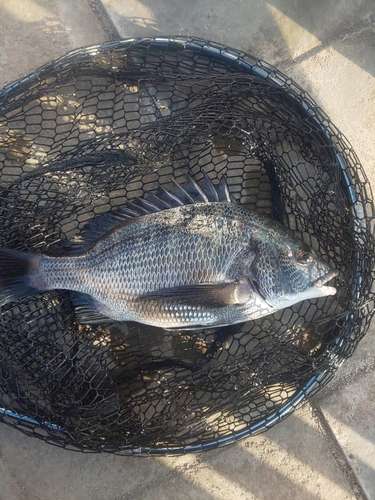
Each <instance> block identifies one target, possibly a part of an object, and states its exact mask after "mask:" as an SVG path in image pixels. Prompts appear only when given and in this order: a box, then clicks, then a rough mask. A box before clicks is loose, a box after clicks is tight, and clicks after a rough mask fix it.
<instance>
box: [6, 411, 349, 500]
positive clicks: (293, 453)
mask: <svg viewBox="0 0 375 500" xmlns="http://www.w3.org/2000/svg"><path fill="white" fill-rule="evenodd" d="M0 443H1V444H0V448H1V454H2V459H1V460H2V461H1V462H0V464H1V465H2V466H3V467H5V469H6V471H7V474H8V476H10V477H11V478H12V481H11V482H10V481H9V480H6V481H5V482H6V484H7V485H10V486H12V487H13V488H15V492H16V494H17V493H18V494H21V493H22V494H23V495H24V498H26V499H27V500H50V499H51V498H54V499H55V500H65V499H72V498H74V499H75V498H77V499H79V500H101V499H103V498H105V499H106V500H119V499H124V500H125V499H129V500H138V499H139V500H141V499H142V500H148V499H150V500H151V499H153V500H169V499H170V500H175V499H176V498H187V499H190V498H191V499H194V500H216V499H226V500H238V499H243V500H245V499H249V500H253V499H254V500H255V499H267V500H268V499H270V498H280V499H295V498H298V499H299V500H315V499H322V500H325V499H327V500H354V499H355V498H356V494H357V497H358V489H357V487H356V485H355V483H353V481H351V480H350V475H349V476H348V475H347V474H346V472H345V470H342V469H341V467H340V465H339V463H338V462H337V461H336V459H335V458H334V455H333V454H332V451H331V449H330V447H329V445H327V439H326V437H325V435H324V433H322V431H321V429H320V428H319V425H318V423H317V422H316V421H315V420H314V418H313V417H312V415H311V412H310V410H309V407H308V406H307V405H306V406H304V407H303V408H301V409H300V410H298V411H297V412H296V413H295V414H294V415H292V416H291V417H289V418H288V419H286V420H285V421H284V422H282V423H281V424H279V425H278V426H276V427H274V428H273V429H271V430H270V431H269V432H267V433H266V434H262V435H259V436H256V437H253V438H251V439H247V440H245V441H242V442H240V443H238V444H235V445H232V446H229V447H226V448H223V449H219V450H215V451H212V452H206V453H204V454H199V455H186V456H179V457H164V458H140V457H138V458H137V457H121V456H115V455H110V454H82V453H76V452H72V451H67V450H63V449H61V448H57V447H55V446H52V445H49V444H46V443H44V442H43V441H41V440H39V439H35V438H31V437H28V436H25V435H24V434H22V433H21V432H19V431H17V430H15V429H13V428H8V427H7V426H5V425H1V426H0ZM341 465H342V464H341ZM344 466H345V464H344ZM1 470H2V469H1V468H0V474H1ZM0 478H1V475H0ZM8 479H9V478H8ZM0 491H1V490H0ZM9 498H11V499H12V497H11V496H10V497H9ZM16 498H17V497H16ZM19 498H21V497H19ZM0 499H1V500H3V497H2V496H1V492H0ZM4 500H8V497H4Z"/></svg>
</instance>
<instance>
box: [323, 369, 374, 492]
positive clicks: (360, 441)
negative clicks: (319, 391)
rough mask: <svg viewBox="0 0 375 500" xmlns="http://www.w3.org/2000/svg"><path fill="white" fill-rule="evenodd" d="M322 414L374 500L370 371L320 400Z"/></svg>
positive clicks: (372, 401)
mask: <svg viewBox="0 0 375 500" xmlns="http://www.w3.org/2000/svg"><path fill="white" fill-rule="evenodd" d="M321 407H322V412H323V414H324V416H325V418H326V419H327V422H328V424H329V425H330V427H331V429H332V431H333V432H334V434H335V436H336V439H337V441H338V443H339V445H340V446H341V447H342V449H343V450H344V452H345V454H346V457H347V459H348V460H349V463H350V464H351V465H352V468H353V470H354V473H355V474H356V475H357V477H358V480H359V482H360V483H361V485H362V487H363V489H364V490H365V492H366V494H367V496H368V498H369V499H371V500H374V499H375V427H374V415H375V380H374V372H370V373H367V374H365V375H362V376H361V377H359V378H358V379H356V380H355V382H354V383H351V384H348V385H347V386H346V387H344V388H342V389H341V390H340V391H336V392H333V393H332V394H331V395H330V396H328V397H326V398H324V399H323V400H322V401H321Z"/></svg>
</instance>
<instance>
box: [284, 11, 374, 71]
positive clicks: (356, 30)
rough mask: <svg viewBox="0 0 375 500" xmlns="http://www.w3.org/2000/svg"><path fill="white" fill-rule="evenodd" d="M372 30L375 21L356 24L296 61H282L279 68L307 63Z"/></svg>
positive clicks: (298, 57) (305, 53)
mask: <svg viewBox="0 0 375 500" xmlns="http://www.w3.org/2000/svg"><path fill="white" fill-rule="evenodd" d="M371 28H373V29H375V20H371V21H368V22H361V23H357V24H354V25H353V26H351V27H350V28H349V29H347V30H346V31H345V32H340V33H337V34H335V35H333V36H332V37H331V38H328V39H327V40H325V41H324V42H321V43H320V44H319V45H317V46H316V47H313V48H312V49H310V50H308V51H307V52H304V53H303V54H301V55H300V56H297V57H295V58H294V59H284V61H281V62H280V63H278V66H279V67H280V66H284V67H287V66H292V65H295V64H299V63H301V62H303V61H306V60H307V59H309V58H310V57H313V56H315V55H317V54H319V52H322V51H323V50H325V49H327V48H328V47H331V46H333V45H334V44H336V43H338V42H342V41H344V40H346V39H347V38H348V37H350V36H353V35H359V34H360V33H362V32H363V31H366V30H368V29H371Z"/></svg>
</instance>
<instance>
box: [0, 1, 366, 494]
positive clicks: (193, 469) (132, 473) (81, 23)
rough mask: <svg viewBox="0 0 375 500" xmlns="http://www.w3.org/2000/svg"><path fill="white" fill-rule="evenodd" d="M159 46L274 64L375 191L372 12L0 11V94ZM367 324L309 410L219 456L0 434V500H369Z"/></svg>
mask: <svg viewBox="0 0 375 500" xmlns="http://www.w3.org/2000/svg"><path fill="white" fill-rule="evenodd" d="M158 34H163V35H168V34H169V35H176V34H191V35H197V36H201V37H203V38H207V39H209V40H214V41H218V42H221V43H225V44H228V45H229V46H232V47H236V48H238V49H242V50H245V51H247V52H249V53H252V54H254V55H256V56H258V57H261V58H263V59H264V60H266V61H268V62H269V63H271V64H274V65H276V66H277V67H278V68H279V69H280V70H281V71H283V72H284V73H286V74H288V75H289V76H291V77H292V78H293V79H294V80H296V81H297V82H298V83H299V84H300V85H301V86H302V87H303V88H304V89H306V90H307V91H308V92H309V93H310V94H311V95H312V96H313V97H314V99H315V100H316V101H317V102H318V104H320V106H321V107H322V108H323V109H324V110H325V111H326V113H327V114H328V115H329V116H330V118H331V119H332V121H333V122H334V123H335V125H337V126H338V128H339V129H341V131H342V132H343V133H344V134H345V135H346V137H347V138H348V139H349V141H350V142H351V143H352V145H353V147H354V149H355V151H356V152H357V154H358V156H359V158H360V160H361V162H362V164H363V166H364V168H365V170H366V172H367V175H368V177H369V179H370V181H371V183H372V188H373V192H375V167H374V165H375V142H374V140H373V138H374V137H375V105H374V103H375V58H374V53H375V4H374V1H373V0H357V1H356V2H348V1H346V0H317V1H314V2H311V1H308V0H269V1H267V2H266V1H262V0H231V1H229V0H206V1H205V2H202V1H198V0H189V1H183V0H153V1H152V0H149V1H146V0H143V1H141V0H126V1H125V0H102V2H99V0H97V1H96V0H64V1H60V0H0V86H1V85H4V84H6V83H10V82H11V81H12V80H14V79H16V78H18V77H19V76H21V75H24V74H27V73H28V72H31V71H32V70H34V69H36V68H37V67H38V66H40V65H41V64H43V63H45V62H47V61H49V60H51V59H54V58H56V57H58V56H61V55H63V54H65V53H66V52H67V51H68V50H70V49H74V48H77V47H79V46H83V45H90V44H95V43H100V42H103V41H105V40H108V39H111V38H112V39H113V38H116V37H118V36H119V37H121V38H126V37H134V36H148V35H151V36H152V35H158ZM374 326H375V324H374V323H373V325H372V326H371V328H370V330H369V332H368V334H367V336H366V337H365V338H364V340H363V341H362V342H361V343H360V344H359V346H358V348H357V350H356V352H355V354H354V355H353V357H352V358H350V359H349V360H348V361H347V362H346V363H345V364H344V365H343V367H342V368H341V369H340V370H339V372H338V373H337V375H336V377H335V378H334V379H333V381H332V382H331V383H330V385H329V386H328V387H327V388H326V389H324V391H323V392H321V393H320V394H319V395H318V396H317V397H316V398H315V399H314V400H313V401H312V402H311V405H306V406H304V407H303V408H301V409H300V410H298V411H297V412H295V414H293V415H292V416H291V417H289V418H288V419H286V420H285V421H284V422H283V423H281V424H279V425H277V426H276V427H274V428H273V429H271V430H270V431H268V432H267V433H266V434H263V435H260V436H257V437H254V438H249V439H247V440H244V441H242V442H240V443H239V444H237V445H235V446H231V447H228V448H225V449H221V450H217V451H213V452H208V453H206V454H201V455H188V456H183V457H167V458H158V459H156V458H150V459H136V458H131V457H129V458H128V457H118V456H113V455H83V454H79V453H74V452H68V451H64V450H62V449H59V448H56V447H54V446H51V445H47V444H45V443H43V442H42V441H40V440H37V439H32V438H29V437H26V436H24V435H23V434H21V433H20V432H18V431H16V430H14V429H11V428H9V427H7V426H5V425H0V500H18V499H25V500H37V499H38V500H50V499H52V498H54V499H55V500H63V499H79V500H86V499H90V500H95V499H106V500H120V499H134V500H135V499H145V500H147V499H154V500H157V499H175V498H187V499H194V500H198V499H202V500H203V499H204V500H216V499H221V498H223V499H224V498H225V499H233V500H234V499H236V500H237V499H243V500H246V499H274V498H275V499H289V498H290V499H298V500H300V499H301V500H305V499H306V500H313V499H327V500H328V499H329V500H334V499H337V500H344V499H354V498H367V499H375V426H374V416H375V378H374V374H375V338H374Z"/></svg>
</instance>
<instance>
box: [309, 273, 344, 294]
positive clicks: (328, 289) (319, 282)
mask: <svg viewBox="0 0 375 500" xmlns="http://www.w3.org/2000/svg"><path fill="white" fill-rule="evenodd" d="M338 274H339V273H338V271H336V269H332V270H331V271H328V273H326V274H323V276H320V278H317V279H316V280H314V281H313V284H314V286H315V287H316V288H319V289H320V290H321V291H322V292H324V295H334V294H335V293H336V288H335V287H333V286H324V285H325V284H326V283H327V282H328V281H330V280H331V279H332V278H334V277H335V276H337V275H338Z"/></svg>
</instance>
